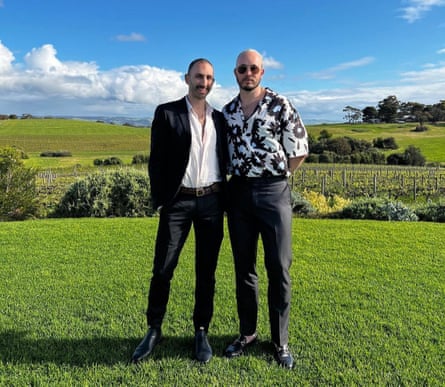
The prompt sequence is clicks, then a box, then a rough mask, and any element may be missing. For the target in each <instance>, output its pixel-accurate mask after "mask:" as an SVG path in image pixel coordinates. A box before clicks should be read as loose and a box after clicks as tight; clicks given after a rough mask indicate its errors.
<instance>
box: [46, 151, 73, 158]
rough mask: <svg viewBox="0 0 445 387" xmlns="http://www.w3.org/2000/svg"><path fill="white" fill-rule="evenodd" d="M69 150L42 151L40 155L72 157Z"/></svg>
mask: <svg viewBox="0 0 445 387" xmlns="http://www.w3.org/2000/svg"><path fill="white" fill-rule="evenodd" d="M71 156H72V154H71V152H69V151H45V152H42V153H40V157H71Z"/></svg>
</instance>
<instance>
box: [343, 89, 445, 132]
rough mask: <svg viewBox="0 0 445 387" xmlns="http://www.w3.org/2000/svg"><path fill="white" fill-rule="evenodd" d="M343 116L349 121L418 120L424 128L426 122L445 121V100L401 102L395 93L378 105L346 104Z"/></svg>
mask: <svg viewBox="0 0 445 387" xmlns="http://www.w3.org/2000/svg"><path fill="white" fill-rule="evenodd" d="M343 112H344V113H345V116H344V117H343V118H344V119H345V120H346V121H347V122H349V123H351V124H352V123H357V122H367V123H376V122H385V123H394V122H418V123H419V126H418V128H417V129H418V130H421V129H424V130H425V128H424V123H425V122H431V123H432V124H434V123H437V122H439V121H445V100H441V101H440V102H438V103H435V104H432V105H427V104H423V103H419V102H400V101H399V100H398V99H397V97H396V96H395V95H390V96H388V97H386V98H385V99H383V100H381V101H379V103H378V105H377V106H366V107H365V108H364V109H359V108H356V107H353V106H349V105H348V106H346V107H345V108H344V109H343Z"/></svg>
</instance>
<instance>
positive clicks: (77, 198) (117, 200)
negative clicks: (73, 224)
mask: <svg viewBox="0 0 445 387" xmlns="http://www.w3.org/2000/svg"><path fill="white" fill-rule="evenodd" d="M151 215H153V210H152V205H151V199H150V189H149V180H148V176H147V174H146V173H143V172H141V171H136V170H118V171H104V172H99V173H95V174H92V175H89V176H87V177H86V178H84V179H82V180H79V181H77V182H75V183H74V184H72V185H71V186H70V187H69V189H68V190H67V192H66V193H65V195H64V196H63V197H62V199H61V201H60V202H59V204H58V205H57V207H56V210H55V212H54V216H56V217H109V216H121V217H123V216H127V217H142V216H151Z"/></svg>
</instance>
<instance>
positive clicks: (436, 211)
mask: <svg viewBox="0 0 445 387" xmlns="http://www.w3.org/2000/svg"><path fill="white" fill-rule="evenodd" d="M415 212H416V215H417V216H418V218H419V220H422V221H429V222H445V204H444V203H430V204H428V205H426V206H423V207H420V208H418V209H416V210H415Z"/></svg>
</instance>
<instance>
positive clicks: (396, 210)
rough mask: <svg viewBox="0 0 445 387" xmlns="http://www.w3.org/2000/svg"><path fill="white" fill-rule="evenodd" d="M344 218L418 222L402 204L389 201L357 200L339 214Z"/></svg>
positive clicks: (376, 199) (411, 211) (413, 214)
mask: <svg viewBox="0 0 445 387" xmlns="http://www.w3.org/2000/svg"><path fill="white" fill-rule="evenodd" d="M339 216H340V217H342V218H350V219H373V220H395V221H416V220H418V217H417V215H416V214H415V213H414V211H413V210H412V209H410V208H409V207H407V206H405V205H404V204H403V203H402V202H392V201H390V200H387V199H380V198H369V199H357V200H354V201H353V202H352V203H351V204H349V205H348V206H346V207H345V208H344V209H343V211H341V213H340V214H339Z"/></svg>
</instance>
